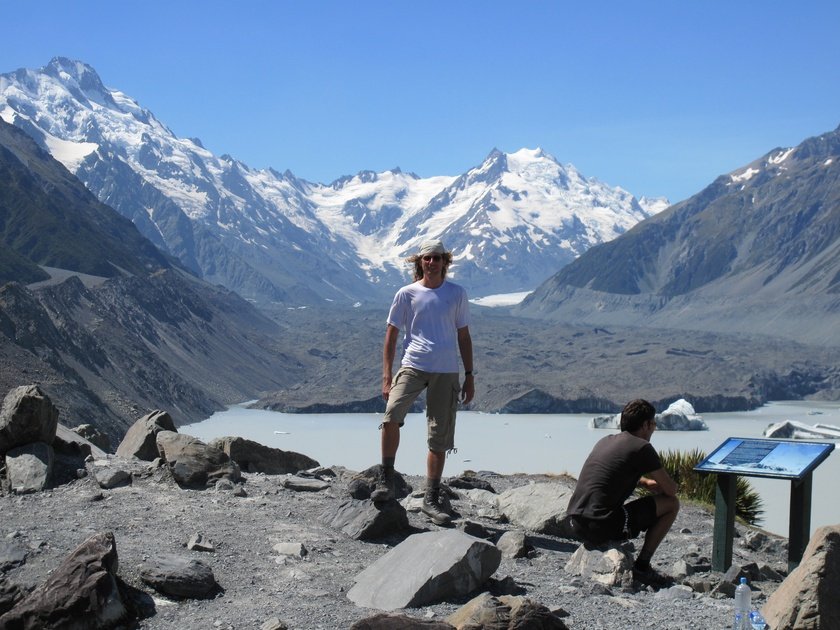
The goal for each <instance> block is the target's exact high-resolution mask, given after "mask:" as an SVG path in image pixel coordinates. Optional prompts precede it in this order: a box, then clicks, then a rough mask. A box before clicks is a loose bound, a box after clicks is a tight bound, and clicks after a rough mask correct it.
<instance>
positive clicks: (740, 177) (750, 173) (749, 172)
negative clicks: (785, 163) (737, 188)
mask: <svg viewBox="0 0 840 630" xmlns="http://www.w3.org/2000/svg"><path fill="white" fill-rule="evenodd" d="M760 172H761V171H759V170H758V169H757V168H752V167H749V168H747V169H746V170H745V171H743V172H741V173H738V174H736V175H731V178H732V181H733V182H745V181H747V180H750V179H752V178H753V177H754V176H755V175H758V174H759V173H760Z"/></svg>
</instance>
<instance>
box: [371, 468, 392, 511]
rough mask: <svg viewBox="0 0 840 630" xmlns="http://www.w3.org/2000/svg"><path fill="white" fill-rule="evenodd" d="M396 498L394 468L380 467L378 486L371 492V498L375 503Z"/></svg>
mask: <svg viewBox="0 0 840 630" xmlns="http://www.w3.org/2000/svg"><path fill="white" fill-rule="evenodd" d="M393 498H394V469H393V468H384V467H383V468H380V469H379V476H378V477H377V479H376V486H375V487H374V489H373V492H371V493H370V500H371V501H374V502H375V503H379V502H381V501H390V500H391V499H393Z"/></svg>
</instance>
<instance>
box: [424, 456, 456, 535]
mask: <svg viewBox="0 0 840 630" xmlns="http://www.w3.org/2000/svg"><path fill="white" fill-rule="evenodd" d="M445 463H446V451H432V450H430V451H429V453H428V455H427V456H426V492H425V494H424V495H423V504H422V505H421V507H420V509H421V511H422V512H423V513H424V514H425V515H426V516H428V517H429V518H430V519H432V521H433V522H434V523H436V524H438V525H449V524H450V523H451V522H452V515H451V514H449V512H448V511H447V509H446V506H445V504H444V503H443V497H442V496H441V488H440V480H441V477H442V476H443V466H444V464H445Z"/></svg>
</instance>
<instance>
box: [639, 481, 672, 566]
mask: <svg viewBox="0 0 840 630" xmlns="http://www.w3.org/2000/svg"><path fill="white" fill-rule="evenodd" d="M653 498H654V500H655V501H656V521H655V522H654V523H653V524H652V525H651V526H650V527H648V530H647V533H646V534H645V542H644V544H643V545H642V550H641V551H640V552H639V556H638V558H636V568H637V569H640V570H642V571H649V570H650V560H651V558H652V557H653V554H654V553H655V552H656V549H657V548H658V547H659V543H661V542H662V541H663V540H664V539H665V535H666V534H667V533H668V532H669V531H670V529H671V526H672V525H673V524H674V520H676V518H677V513H678V512H679V511H680V501H679V499H677V497H666V496H664V495H661V494H660V495H656V496H655V497H653Z"/></svg>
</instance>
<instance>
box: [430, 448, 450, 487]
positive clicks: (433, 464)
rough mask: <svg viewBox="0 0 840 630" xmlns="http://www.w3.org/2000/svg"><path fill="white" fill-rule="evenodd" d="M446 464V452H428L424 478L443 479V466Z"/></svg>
mask: <svg viewBox="0 0 840 630" xmlns="http://www.w3.org/2000/svg"><path fill="white" fill-rule="evenodd" d="M444 464H446V451H429V454H428V455H427V456H426V477H427V478H428V479H437V480H438V482H439V481H440V480H441V477H443V466H444Z"/></svg>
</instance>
